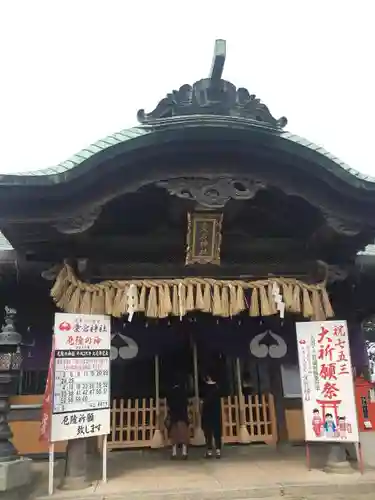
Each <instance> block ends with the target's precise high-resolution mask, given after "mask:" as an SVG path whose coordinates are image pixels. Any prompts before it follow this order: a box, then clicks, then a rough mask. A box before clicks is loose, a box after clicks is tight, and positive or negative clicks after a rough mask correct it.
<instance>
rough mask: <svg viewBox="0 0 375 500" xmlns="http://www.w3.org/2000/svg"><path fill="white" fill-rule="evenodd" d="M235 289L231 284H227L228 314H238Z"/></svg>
mask: <svg viewBox="0 0 375 500" xmlns="http://www.w3.org/2000/svg"><path fill="white" fill-rule="evenodd" d="M238 312H239V310H238V303H237V290H236V288H235V287H234V286H233V285H229V316H230V317H232V316H235V315H236V314H238Z"/></svg>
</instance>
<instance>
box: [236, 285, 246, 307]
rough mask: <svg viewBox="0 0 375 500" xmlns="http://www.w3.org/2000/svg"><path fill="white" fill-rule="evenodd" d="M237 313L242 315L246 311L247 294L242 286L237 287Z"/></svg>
mask: <svg viewBox="0 0 375 500" xmlns="http://www.w3.org/2000/svg"><path fill="white" fill-rule="evenodd" d="M236 309H237V313H241V312H243V311H245V310H246V301H245V292H244V289H243V287H242V286H241V285H238V286H237V306H236Z"/></svg>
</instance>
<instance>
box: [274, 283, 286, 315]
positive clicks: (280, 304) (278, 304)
mask: <svg viewBox="0 0 375 500" xmlns="http://www.w3.org/2000/svg"><path fill="white" fill-rule="evenodd" d="M272 296H273V299H274V301H275V303H276V307H277V310H278V311H279V313H280V318H281V319H284V316H285V302H284V301H283V297H282V295H281V293H280V287H279V285H278V284H277V283H275V282H273V283H272Z"/></svg>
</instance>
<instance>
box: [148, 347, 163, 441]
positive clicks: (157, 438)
mask: <svg viewBox="0 0 375 500" xmlns="http://www.w3.org/2000/svg"><path fill="white" fill-rule="evenodd" d="M155 403H156V429H155V432H154V435H153V436H152V439H151V448H153V449H156V448H163V447H164V437H163V433H162V432H161V430H160V423H161V422H160V375H159V356H158V355H156V356H155Z"/></svg>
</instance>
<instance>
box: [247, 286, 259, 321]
mask: <svg viewBox="0 0 375 500" xmlns="http://www.w3.org/2000/svg"><path fill="white" fill-rule="evenodd" d="M249 314H250V316H259V293H258V288H257V287H256V286H255V287H254V288H253V291H252V292H251V298H250V309H249Z"/></svg>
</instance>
